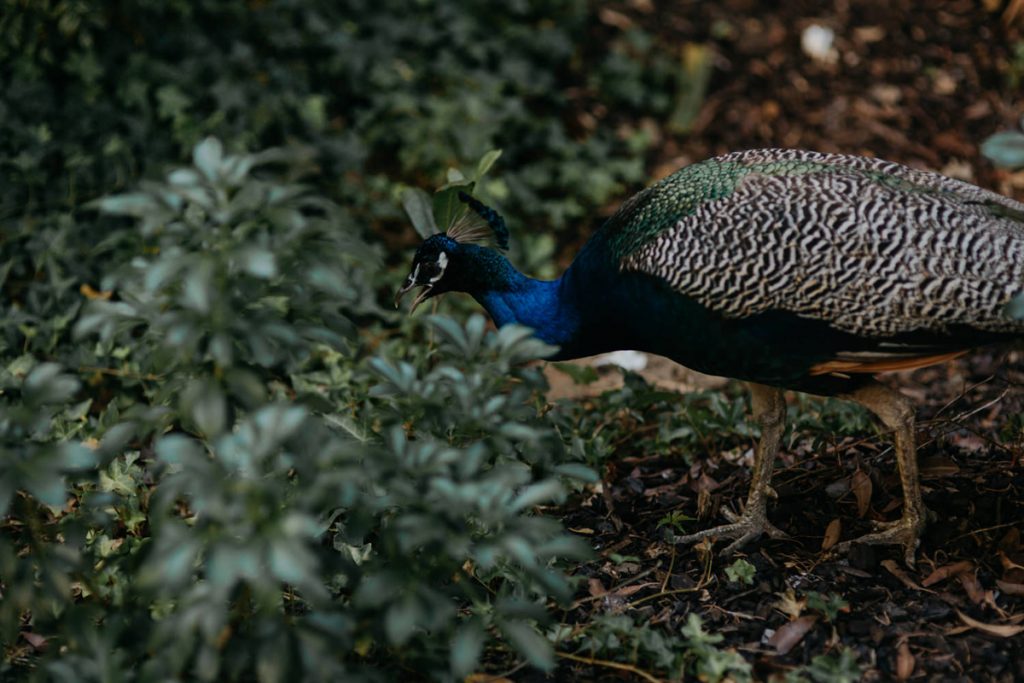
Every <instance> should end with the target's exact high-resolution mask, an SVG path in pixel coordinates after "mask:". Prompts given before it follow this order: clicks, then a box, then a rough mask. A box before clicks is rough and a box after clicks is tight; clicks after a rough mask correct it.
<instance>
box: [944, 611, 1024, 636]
mask: <svg viewBox="0 0 1024 683" xmlns="http://www.w3.org/2000/svg"><path fill="white" fill-rule="evenodd" d="M956 615H957V616H958V617H960V621H962V622H964V623H965V624H967V625H968V626H970V627H971V628H976V629H978V630H979V631H981V632H982V633H987V634H989V635H990V636H997V637H999V638H1012V637H1014V636H1016V635H1019V634H1021V633H1024V626H1022V625H1010V624H986V623H985V622H983V621H978V620H977V619H972V618H971V617H969V616H967V615H966V614H964V613H963V612H961V611H960V610H956Z"/></svg>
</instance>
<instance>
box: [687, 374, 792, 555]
mask: <svg viewBox="0 0 1024 683" xmlns="http://www.w3.org/2000/svg"><path fill="white" fill-rule="evenodd" d="M749 386H750V397H751V407H752V408H753V415H754V419H755V420H757V422H758V424H760V425H761V440H760V441H758V443H757V448H756V449H755V450H754V467H753V471H752V472H751V481H750V492H749V493H748V494H747V504H746V506H745V507H744V509H743V514H741V515H736V514H734V513H732V512H729V511H725V510H723V512H722V514H723V516H725V517H726V519H728V520H729V521H730V522H732V523H731V524H723V525H722V526H716V527H713V528H711V529H705V530H704V531H698V532H697V533H695V534H689V535H687V536H676V537H675V538H673V539H672V540H673V541H674V542H676V543H694V542H696V541H700V540H701V539H704V538H708V537H716V538H732V539H735V540H733V542H732V543H731V544H729V546H728V547H726V549H725V550H724V551H722V553H723V554H724V555H729V554H731V553H732V552H734V551H735V550H737V549H738V548H740V547H741V546H743V545H745V544H746V543H748V542H749V541H752V540H754V539H755V538H757V537H758V536H760V535H761V534H768V535H769V536H771V537H772V538H785V537H786V534H785V533H783V532H782V531H780V530H779V529H777V528H776V527H775V526H774V525H772V524H771V523H770V522H769V521H768V514H767V505H768V497H769V496H774V495H775V492H774V491H772V488H771V480H772V466H773V465H774V464H775V455H776V454H777V453H778V452H779V442H780V441H782V433H783V431H785V429H786V400H785V398H784V396H783V394H782V390H781V389H775V388H773V387H766V386H764V385H761V384H754V383H749Z"/></svg>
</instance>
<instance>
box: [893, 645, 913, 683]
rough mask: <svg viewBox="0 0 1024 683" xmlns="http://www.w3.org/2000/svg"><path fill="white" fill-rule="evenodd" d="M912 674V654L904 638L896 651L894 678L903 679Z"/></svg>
mask: <svg viewBox="0 0 1024 683" xmlns="http://www.w3.org/2000/svg"><path fill="white" fill-rule="evenodd" d="M912 675H914V655H912V654H911V653H910V646H909V645H907V641H905V640H904V641H903V642H902V643H900V648H899V650H898V651H897V652H896V678H897V679H899V680H901V681H905V680H907V679H908V678H910V677H911V676H912Z"/></svg>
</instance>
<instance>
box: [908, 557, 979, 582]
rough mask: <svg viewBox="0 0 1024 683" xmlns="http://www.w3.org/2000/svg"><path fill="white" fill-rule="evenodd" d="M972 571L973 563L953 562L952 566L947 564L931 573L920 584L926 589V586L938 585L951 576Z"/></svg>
mask: <svg viewBox="0 0 1024 683" xmlns="http://www.w3.org/2000/svg"><path fill="white" fill-rule="evenodd" d="M973 569H974V563H973V562H971V561H969V560H963V561H961V562H954V563H953V564H947V565H945V566H943V567H939V568H938V569H936V570H935V571H933V572H932V573H931V574H929V575H928V577H927V578H926V579H925V580H924V581H922V582H921V585H922V586H925V587H926V588H927V587H928V586H932V585H934V584H936V583H938V582H939V581H945V580H946V579H948V578H949V577H951V576H956V575H957V574H963V573H964V572H969V571H972V570H973Z"/></svg>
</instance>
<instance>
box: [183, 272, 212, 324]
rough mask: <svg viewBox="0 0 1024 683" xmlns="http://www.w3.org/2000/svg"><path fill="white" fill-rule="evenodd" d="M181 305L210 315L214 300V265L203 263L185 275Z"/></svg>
mask: <svg viewBox="0 0 1024 683" xmlns="http://www.w3.org/2000/svg"><path fill="white" fill-rule="evenodd" d="M181 295H182V296H181V299H182V301H181V303H182V304H183V305H184V306H185V307H186V308H190V309H192V310H193V311H196V312H197V313H209V312H210V304H211V300H212V299H213V295H214V292H213V264H212V263H210V262H209V261H201V262H200V263H199V265H198V266H196V267H195V268H193V269H192V270H190V271H189V272H187V273H186V274H185V282H184V284H183V285H182V288H181Z"/></svg>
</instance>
